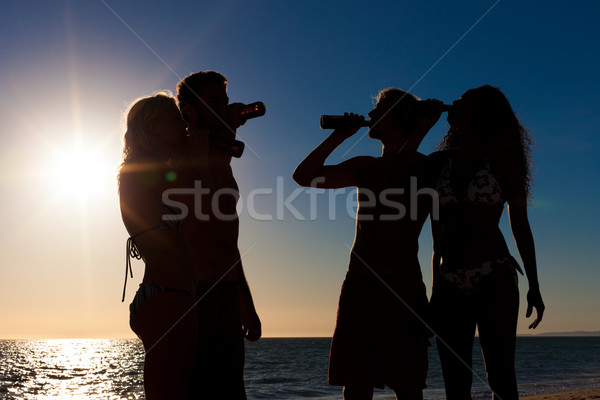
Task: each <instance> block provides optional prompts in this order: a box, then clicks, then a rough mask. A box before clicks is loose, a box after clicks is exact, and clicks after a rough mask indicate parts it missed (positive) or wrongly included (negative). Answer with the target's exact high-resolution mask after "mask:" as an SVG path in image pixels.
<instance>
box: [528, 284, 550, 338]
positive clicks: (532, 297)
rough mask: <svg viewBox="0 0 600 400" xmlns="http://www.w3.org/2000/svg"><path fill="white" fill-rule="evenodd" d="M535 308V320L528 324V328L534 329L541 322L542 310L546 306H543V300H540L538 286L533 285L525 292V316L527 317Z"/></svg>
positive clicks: (540, 295)
mask: <svg viewBox="0 0 600 400" xmlns="http://www.w3.org/2000/svg"><path fill="white" fill-rule="evenodd" d="M534 308H535V310H536V313H537V316H536V319H535V321H533V322H532V323H531V325H529V329H535V328H537V326H538V325H539V324H540V322H542V317H543V316H544V310H545V309H546V306H544V301H543V300H542V294H541V293H540V288H539V286H533V287H530V288H529V291H528V292H527V313H526V314H525V317H527V318H529V317H530V316H531V314H532V312H533V309H534Z"/></svg>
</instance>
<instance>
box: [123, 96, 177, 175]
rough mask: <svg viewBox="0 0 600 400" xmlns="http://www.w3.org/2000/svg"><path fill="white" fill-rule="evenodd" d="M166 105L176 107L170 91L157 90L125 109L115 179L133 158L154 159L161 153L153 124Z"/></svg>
mask: <svg viewBox="0 0 600 400" xmlns="http://www.w3.org/2000/svg"><path fill="white" fill-rule="evenodd" d="M167 107H177V102H176V101H175V98H174V97H173V96H172V95H171V93H170V92H167V91H165V92H159V93H156V94H155V95H153V96H150V97H142V98H139V99H136V100H134V101H133V102H132V105H131V106H130V107H129V109H128V110H127V111H126V115H127V116H126V130H125V135H124V136H123V162H122V163H121V166H120V167H119V174H118V178H117V180H118V181H120V177H121V174H123V172H124V170H125V169H126V168H127V167H128V165H129V164H131V163H132V162H133V161H134V160H140V159H142V158H149V159H156V161H159V160H160V158H161V157H163V155H162V146H161V143H159V142H158V141H157V140H156V139H155V137H154V135H153V129H152V126H153V124H154V123H155V122H156V121H157V119H158V117H159V116H160V114H161V113H162V112H164V110H165V108H167Z"/></svg>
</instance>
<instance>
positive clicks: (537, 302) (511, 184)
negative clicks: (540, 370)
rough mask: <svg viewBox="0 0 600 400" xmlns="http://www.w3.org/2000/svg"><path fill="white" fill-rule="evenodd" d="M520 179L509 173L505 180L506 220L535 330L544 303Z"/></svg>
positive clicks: (540, 317) (528, 313)
mask: <svg viewBox="0 0 600 400" xmlns="http://www.w3.org/2000/svg"><path fill="white" fill-rule="evenodd" d="M521 182H522V179H520V175H519V174H518V173H516V172H514V171H513V172H512V173H509V175H508V179H507V189H508V191H507V201H508V218H509V221H510V228H511V231H512V234H513V237H514V239H515V243H516V245H517V249H518V251H519V255H520V256H521V260H522V261H523V267H524V268H525V274H526V275H527V281H528V283H529V291H528V292H527V313H526V315H525V316H526V317H527V318H529V317H530V316H531V313H532V311H533V308H535V309H536V312H537V317H536V319H535V321H533V323H532V324H531V325H529V328H530V329H535V328H536V327H537V326H538V325H539V324H540V322H541V321H542V317H543V316H544V310H545V308H546V307H545V306H544V301H543V300H542V295H541V293H540V285H539V281H538V274H537V263H536V259H535V245H534V242H533V234H532V233H531V227H530V225H529V219H528V217H527V193H526V192H525V190H524V188H523V185H522V184H521Z"/></svg>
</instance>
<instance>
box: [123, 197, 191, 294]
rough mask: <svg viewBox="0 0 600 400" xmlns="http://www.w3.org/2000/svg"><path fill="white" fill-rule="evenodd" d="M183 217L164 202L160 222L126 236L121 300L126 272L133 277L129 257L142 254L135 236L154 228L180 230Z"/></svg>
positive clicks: (136, 256)
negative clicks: (136, 243)
mask: <svg viewBox="0 0 600 400" xmlns="http://www.w3.org/2000/svg"><path fill="white" fill-rule="evenodd" d="M183 225H184V219H183V218H182V216H181V214H178V213H177V209H175V208H173V207H169V206H167V205H166V204H163V207H162V212H161V218H160V223H159V224H158V225H155V226H153V227H151V228H148V229H144V230H143V231H141V232H138V233H136V234H135V235H132V236H130V237H129V238H127V245H126V248H125V283H124V284H123V297H122V298H121V302H123V301H125V290H126V289H127V273H128V272H129V274H130V275H131V277H132V278H133V269H132V268H131V258H132V257H133V258H135V259H136V260H141V259H142V254H141V253H140V251H139V250H138V248H137V246H136V245H135V241H134V240H135V238H136V237H139V236H141V235H143V234H144V233H146V232H150V231H153V230H155V229H161V230H173V231H174V230H181V229H183Z"/></svg>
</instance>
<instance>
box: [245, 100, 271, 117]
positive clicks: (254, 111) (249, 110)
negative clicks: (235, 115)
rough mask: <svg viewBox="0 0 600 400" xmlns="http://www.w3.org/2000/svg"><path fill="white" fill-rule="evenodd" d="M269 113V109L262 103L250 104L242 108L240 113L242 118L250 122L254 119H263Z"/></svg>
mask: <svg viewBox="0 0 600 400" xmlns="http://www.w3.org/2000/svg"><path fill="white" fill-rule="evenodd" d="M266 112H267V108H266V107H265V105H264V103H263V102H261V101H257V102H256V103H250V104H247V105H245V106H244V107H242V110H241V111H240V114H241V117H242V119H244V120H249V119H252V118H257V117H262V116H263V115H265V113H266Z"/></svg>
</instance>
